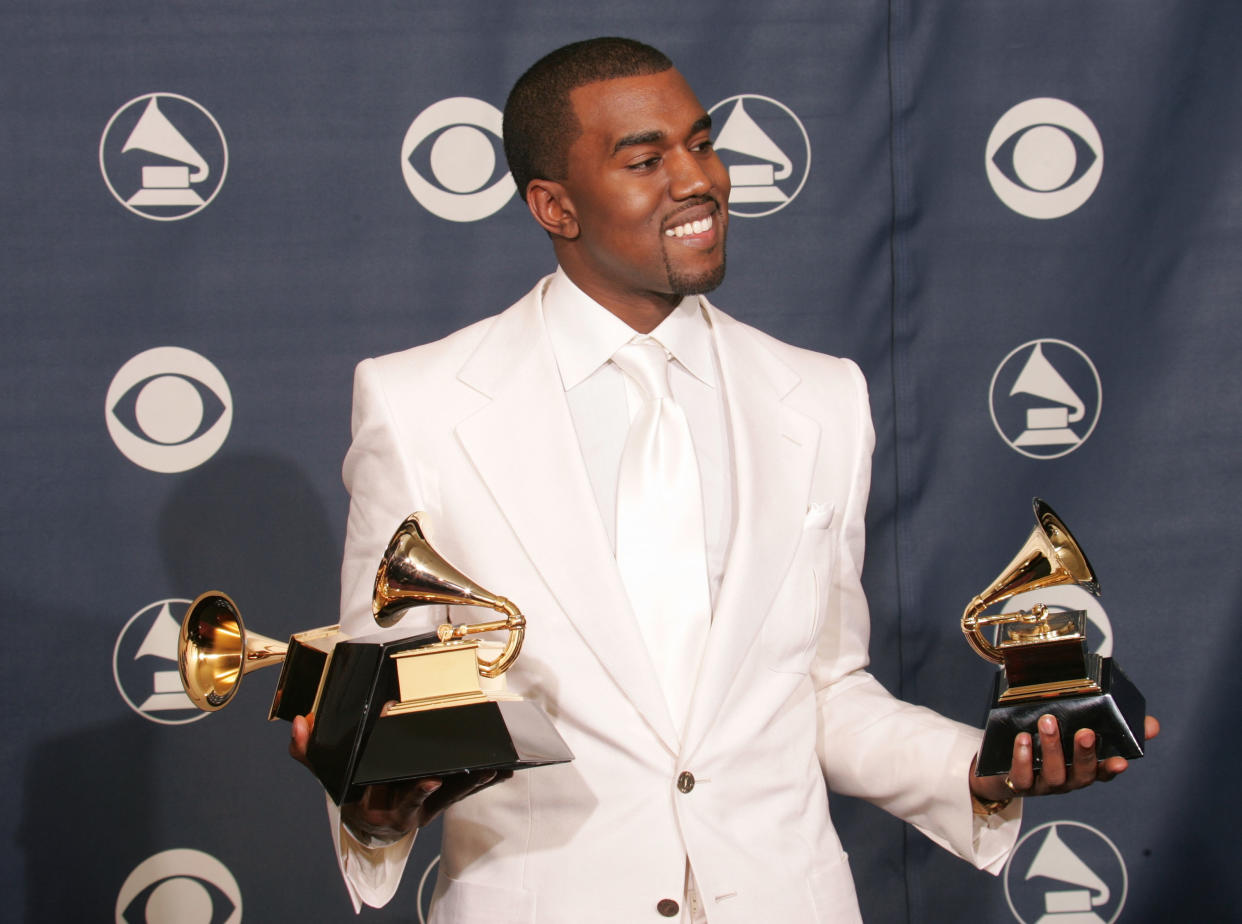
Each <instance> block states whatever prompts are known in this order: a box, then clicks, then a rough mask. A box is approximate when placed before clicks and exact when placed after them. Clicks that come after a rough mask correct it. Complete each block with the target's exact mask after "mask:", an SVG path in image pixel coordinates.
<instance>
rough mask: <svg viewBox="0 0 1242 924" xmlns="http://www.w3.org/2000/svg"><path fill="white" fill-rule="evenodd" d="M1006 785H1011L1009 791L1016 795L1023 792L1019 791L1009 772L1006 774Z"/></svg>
mask: <svg viewBox="0 0 1242 924" xmlns="http://www.w3.org/2000/svg"><path fill="white" fill-rule="evenodd" d="M1005 785H1006V786H1007V787H1009V791H1010V792H1011V793H1013V794H1014V795H1015V796H1020V795H1022V793H1020V792H1018V787H1017V786H1014V785H1013V780H1011V779H1010V778H1009V775H1008V774H1006V775H1005Z"/></svg>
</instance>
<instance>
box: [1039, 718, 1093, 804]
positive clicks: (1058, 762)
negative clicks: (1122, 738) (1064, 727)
mask: <svg viewBox="0 0 1242 924" xmlns="http://www.w3.org/2000/svg"><path fill="white" fill-rule="evenodd" d="M1039 749H1040V753H1041V754H1042V755H1043V763H1042V768H1041V771H1040V772H1041V774H1042V776H1043V782H1044V784H1045V785H1046V786H1047V787H1048V788H1049V789H1060V788H1061V787H1063V786H1064V785H1065V782H1066V772H1065V754H1064V752H1063V751H1062V749H1061V730H1060V728H1059V727H1058V725H1057V720H1056V719H1055V718H1053V717H1052V716H1050V715H1041V716H1040V717H1039ZM1092 749H1093V753H1094V743H1093V744H1092Z"/></svg>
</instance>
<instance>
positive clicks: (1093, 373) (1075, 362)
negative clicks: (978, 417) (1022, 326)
mask: <svg viewBox="0 0 1242 924" xmlns="http://www.w3.org/2000/svg"><path fill="white" fill-rule="evenodd" d="M1102 397H1103V392H1102V388H1101V386H1100V374H1099V372H1098V371H1097V370H1096V368H1095V364H1094V363H1093V362H1091V359H1090V358H1089V357H1088V356H1087V354H1086V353H1084V352H1083V351H1082V350H1080V349H1079V348H1078V347H1076V346H1074V345H1073V344H1072V343H1067V342H1065V341H1064V340H1054V339H1050V338H1046V339H1043V340H1031V341H1029V342H1027V343H1024V344H1022V345H1021V346H1019V347H1017V348H1016V349H1014V350H1013V351H1011V352H1010V353H1009V355H1008V356H1006V357H1005V358H1004V359H1003V360H1001V364H1000V365H999V366H998V367H997V369H996V372H995V373H994V374H993V376H992V382H991V386H990V388H989V394H988V405H989V410H990V411H991V414H992V423H993V425H994V426H995V427H996V432H997V433H999V434H1000V435H1001V438H1002V439H1003V440H1004V441H1005V442H1006V443H1008V444H1009V445H1010V447H1011V448H1012V449H1013V450H1014V451H1016V452H1020V453H1021V454H1022V455H1024V456H1029V457H1030V458H1032V459H1055V458H1057V457H1059V456H1064V455H1067V454H1068V453H1071V452H1073V451H1074V450H1075V449H1077V448H1078V447H1079V446H1081V445H1082V444H1083V443H1084V442H1085V441H1086V439H1087V437H1089V436H1090V435H1091V433H1092V431H1093V430H1094V429H1095V425H1096V423H1097V421H1098V420H1099V418H1100V407H1101V403H1102Z"/></svg>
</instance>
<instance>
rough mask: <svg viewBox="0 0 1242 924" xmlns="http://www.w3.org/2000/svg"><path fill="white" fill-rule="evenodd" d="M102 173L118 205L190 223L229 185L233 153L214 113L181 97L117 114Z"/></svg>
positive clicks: (102, 154) (143, 102)
mask: <svg viewBox="0 0 1242 924" xmlns="http://www.w3.org/2000/svg"><path fill="white" fill-rule="evenodd" d="M99 169H100V170H102V171H103V177H104V182H105V183H107V184H108V189H109V190H111V191H112V195H113V196H115V197H116V200H117V202H119V203H121V205H123V206H125V207H126V208H127V209H129V210H130V211H131V212H133V213H134V214H135V215H141V216H142V217H143V218H150V219H153V220H154V221H176V220H178V219H180V218H188V217H189V216H191V215H193V214H194V213H195V212H198V211H201V210H202V209H204V208H206V207H207V204H208V203H210V202H211V200H212V199H214V198H215V197H216V194H217V193H218V192H219V191H220V187H221V186H223V185H224V176H225V174H226V173H228V169H229V149H228V144H227V143H226V142H225V140H224V132H223V131H221V130H220V125H219V123H218V122H216V120H215V118H214V117H213V116H212V114H211V113H210V112H208V111H207V110H206V109H204V108H203V107H202V106H200V105H199V104H198V103H196V102H194V100H192V99H189V98H188V97H185V96H178V95H177V94H176V93H148V94H146V95H145V96H139V97H136V98H134V99H131V100H130V101H129V102H128V103H126V104H125V105H124V106H122V107H121V108H120V109H118V110H117V111H116V112H115V113H114V114H113V116H112V118H111V119H109V120H108V124H107V125H106V126H105V127H104V132H103V137H102V138H100V139H99Z"/></svg>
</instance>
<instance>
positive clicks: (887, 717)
mask: <svg viewBox="0 0 1242 924" xmlns="http://www.w3.org/2000/svg"><path fill="white" fill-rule="evenodd" d="M850 372H851V375H850V378H851V381H852V382H853V386H854V390H855V393H856V396H857V397H856V415H855V420H854V423H855V428H856V429H855V433H854V435H853V438H852V439H851V440H849V441H848V443H847V444H848V445H853V446H854V447H856V448H855V465H854V469H853V476H852V479H851V486H850V492H849V500H848V503H847V509H846V510H845V511H844V517H843V525H842V528H841V531H840V533H839V545H838V548H837V550H836V551H837V556H836V567H835V570H834V572H833V575H832V579H831V581H830V582H829V587H828V588H827V593H828V599H827V600H826V606H827V612H828V613H829V614H830V615H831V619H830V620H829V626H830V628H829V629H828V630H827V631H825V632H823V633H821V636H820V638H819V641H818V647H817V651H816V657H815V659H814V662H813V666H812V680H813V682H814V684H815V689H816V702H817V707H818V712H819V735H818V741H817V745H818V750H819V758H820V764H821V766H822V768H823V771H824V776H825V778H826V780H827V782H828V785H829V788H830V789H832V790H833V791H834V792H838V793H841V794H844V795H849V796H857V797H860V798H864V799H867V800H869V801H871V802H873V803H875V804H876V805H879V806H880V807H881V808H883V809H885V810H886V811H888V812H890V813H891V814H893V815H895V816H897V817H899V818H902V819H904V820H905V821H907V822H909V823H910V824H912V825H914V826H915V827H916V828H918V830H920V831H922V832H923V833H924V834H925V835H927V836H928V837H929V838H931V840H933V841H934V842H935V843H937V844H939V845H941V846H942V847H945V848H947V849H948V850H950V851H952V852H953V853H955V854H957V855H958V856H960V857H962V858H963V859H965V860H967V861H968V862H970V863H973V864H974V865H975V866H977V867H979V868H981V869H987V870H988V871H990V872H992V873H997V872H999V871H1000V869H1001V868H1002V867H1003V865H1004V862H1005V860H1006V858H1007V857H1008V855H1009V852H1010V850H1011V849H1012V847H1013V844H1014V842H1015V841H1016V840H1017V836H1018V827H1019V824H1020V818H1021V808H1020V806H1021V800H1015V802H1014V803H1013V804H1012V805H1010V806H1009V807H1008V808H1006V809H1005V810H1004V811H1002V812H1000V813H998V814H996V815H993V816H986V817H985V816H978V815H975V814H974V812H973V811H972V799H971V795H970V786H969V777H968V774H969V772H970V765H971V760H972V758H973V757H974V755H975V752H976V750H977V749H978V746H979V741H980V739H981V736H982V733H981V732H980V731H979V730H978V729H975V728H971V727H970V726H968V725H964V724H962V723H960V722H955V721H953V720H951V719H948V718H946V717H944V716H942V715H939V714H938V713H936V712H933V711H932V710H930V709H926V708H924V707H921V706H914V705H911V704H909V703H906V702H903V701H902V700H899V699H897V698H896V697H894V696H892V695H891V694H889V693H888V691H887V690H885V689H884V688H883V687H882V686H881V685H880V683H879V682H878V681H877V680H876V679H875V678H874V677H872V676H871V674H869V673H868V672H867V670H866V668H867V663H868V655H867V648H868V643H869V640H870V616H869V612H868V608H867V600H866V596H865V595H864V593H863V588H862V564H863V551H864V545H865V535H864V533H865V525H864V516H865V512H866V505H867V493H868V490H869V486H870V477H871V451H872V449H873V447H874V444H875V434H874V432H873V430H872V425H871V414H870V410H869V406H868V399H867V389H866V382H865V380H864V379H863V376H862V373H861V372H860V371H859V370H858V368H857V366H854V365H853V364H852V363H851V364H850Z"/></svg>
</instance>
